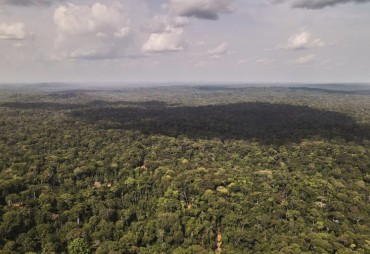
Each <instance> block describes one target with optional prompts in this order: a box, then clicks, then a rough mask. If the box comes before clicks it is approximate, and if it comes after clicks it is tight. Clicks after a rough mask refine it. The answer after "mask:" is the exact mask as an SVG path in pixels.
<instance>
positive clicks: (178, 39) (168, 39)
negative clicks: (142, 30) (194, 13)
mask: <svg viewBox="0 0 370 254" xmlns="http://www.w3.org/2000/svg"><path fill="white" fill-rule="evenodd" d="M183 34H184V30H183V29H182V28H176V27H173V26H167V27H166V28H165V29H164V31H163V32H157V33H152V34H150V36H149V39H148V41H147V42H146V43H144V45H143V46H142V51H144V52H147V53H164V52H176V51H183V50H185V40H184V38H183Z"/></svg>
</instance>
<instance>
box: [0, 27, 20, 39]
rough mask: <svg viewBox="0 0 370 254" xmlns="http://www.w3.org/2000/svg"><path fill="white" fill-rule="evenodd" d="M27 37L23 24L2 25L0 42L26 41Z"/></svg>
mask: <svg viewBox="0 0 370 254" xmlns="http://www.w3.org/2000/svg"><path fill="white" fill-rule="evenodd" d="M26 36H27V34H26V32H25V25H24V24H23V23H14V24H5V23H1V24H0V40H24V39H26Z"/></svg>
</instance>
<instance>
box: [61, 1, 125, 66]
mask: <svg viewBox="0 0 370 254" xmlns="http://www.w3.org/2000/svg"><path fill="white" fill-rule="evenodd" d="M54 23H55V25H56V27H57V32H58V37H57V39H56V41H55V51H56V55H57V56H56V58H75V59H78V58H81V59H108V58H118V57H122V56H123V55H124V53H125V48H126V47H127V46H128V44H129V41H130V32H131V27H130V20H129V19H128V17H127V15H126V13H125V11H124V9H123V7H122V6H121V5H120V4H118V3H115V4H112V5H109V6H107V5H104V4H101V3H95V4H93V5H92V6H86V5H74V4H67V5H63V6H59V7H58V8H57V9H56V10H55V12H54Z"/></svg>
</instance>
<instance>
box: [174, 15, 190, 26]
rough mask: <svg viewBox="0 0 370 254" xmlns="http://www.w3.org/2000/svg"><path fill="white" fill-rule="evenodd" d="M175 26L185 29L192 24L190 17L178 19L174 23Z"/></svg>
mask: <svg viewBox="0 0 370 254" xmlns="http://www.w3.org/2000/svg"><path fill="white" fill-rule="evenodd" d="M173 24H174V26H176V27H183V26H187V25H189V24H190V20H189V18H188V17H180V16H179V17H176V18H175V19H174V21H173Z"/></svg>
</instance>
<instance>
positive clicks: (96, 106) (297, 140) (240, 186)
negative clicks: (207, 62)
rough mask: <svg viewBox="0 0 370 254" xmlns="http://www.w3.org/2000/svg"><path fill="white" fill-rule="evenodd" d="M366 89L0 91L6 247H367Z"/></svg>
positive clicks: (369, 163) (185, 251) (184, 253)
mask: <svg viewBox="0 0 370 254" xmlns="http://www.w3.org/2000/svg"><path fill="white" fill-rule="evenodd" d="M369 91H370V88H369V87H361V89H360V88H358V89H351V86H344V85H343V86H339V85H338V86H335V85H331V86H328V87H327V88H323V87H321V86H312V87H309V86H307V87H299V86H293V87H282V86H281V87H247V86H221V85H219V86H207V85H204V86H163V87H146V88H145V87H141V88H140V87H136V88H135V87H131V88H122V87H121V88H120V87H104V88H99V87H91V88H86V87H78V88H76V87H68V86H62V85H58V84H50V85H28V86H2V87H0V253H2V254H8V253H9V254H11V253H29V254H30V253H73V254H79V253H81V254H82V253H83V254H85V253H86V254H87V253H107V254H108V253H110V254H113V253H142V254H145V253H148V254H149V253H150V254H153V253H174V254H202V253H215V252H216V253H231V254H232V253H236V254H237V253H246V254H248V253H250V254H252V253H253V254H258V253H259V254H261V253H271V254H273V253H276V254H277V253H291V254H297V253H307V254H308V253H318V254H319V253H320V254H321V253H331V254H334V253H337V254H366V253H370V216H369V214H370V187H369V183H370V93H369Z"/></svg>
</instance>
